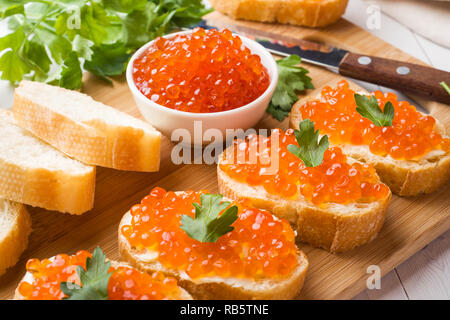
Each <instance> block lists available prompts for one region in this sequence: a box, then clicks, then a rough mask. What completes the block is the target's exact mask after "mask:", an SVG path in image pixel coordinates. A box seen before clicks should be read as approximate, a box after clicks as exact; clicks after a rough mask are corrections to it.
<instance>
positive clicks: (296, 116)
mask: <svg viewBox="0 0 450 320" xmlns="http://www.w3.org/2000/svg"><path fill="white" fill-rule="evenodd" d="M337 82H338V81H336V83H332V84H330V86H331V87H335V85H336V84H337ZM348 82H349V85H350V88H351V89H353V90H354V91H355V92H360V93H367V91H366V90H364V89H362V88H361V87H359V86H357V85H356V84H355V83H352V82H350V81H348ZM321 91H322V88H320V89H316V91H315V92H313V93H312V96H317V97H320V92H321ZM308 100H311V98H309V99H308V98H306V99H301V100H299V101H298V102H297V103H296V104H295V105H294V106H293V107H292V111H291V113H290V118H289V124H290V127H291V128H298V124H299V123H300V122H301V121H302V120H303V119H302V115H301V113H300V108H301V106H302V105H303V104H304V103H306V102H307V101H308ZM436 131H437V132H438V133H440V134H441V135H442V136H444V137H447V138H448V136H446V130H445V127H444V126H443V125H442V124H441V123H440V122H439V121H438V120H437V119H436ZM338 146H339V147H340V148H341V149H342V151H343V152H344V154H346V155H347V156H348V157H351V158H353V159H356V160H358V161H361V162H365V163H368V164H370V165H372V166H373V167H374V168H375V169H376V170H377V173H378V175H379V176H380V178H381V180H382V181H383V182H384V183H385V184H387V185H388V186H389V188H390V189H391V190H392V192H393V193H395V194H398V195H399V196H416V195H418V194H421V193H431V192H434V191H436V190H438V189H440V188H441V187H443V186H444V185H445V184H446V183H447V182H448V181H449V180H450V153H449V152H447V153H446V152H445V151H443V150H433V151H431V152H430V153H428V154H427V155H425V156H424V157H423V158H421V159H419V160H396V159H393V158H392V157H390V156H389V155H388V156H379V155H376V154H373V153H372V152H370V150H369V147H368V146H365V145H358V146H355V145H350V144H345V145H338Z"/></svg>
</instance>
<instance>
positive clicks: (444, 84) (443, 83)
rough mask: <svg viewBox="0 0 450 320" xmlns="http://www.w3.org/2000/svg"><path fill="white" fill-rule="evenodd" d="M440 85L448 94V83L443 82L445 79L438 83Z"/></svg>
mask: <svg viewBox="0 0 450 320" xmlns="http://www.w3.org/2000/svg"><path fill="white" fill-rule="evenodd" d="M440 85H441V86H442V88H444V89H445V91H447V93H448V94H450V88H449V87H448V85H447V84H446V83H445V81H442V82H441V83H440Z"/></svg>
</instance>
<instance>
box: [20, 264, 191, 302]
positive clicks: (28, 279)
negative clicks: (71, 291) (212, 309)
mask: <svg viewBox="0 0 450 320" xmlns="http://www.w3.org/2000/svg"><path fill="white" fill-rule="evenodd" d="M52 259H54V257H51V258H50V260H52ZM111 266H112V267H114V268H118V267H132V266H131V265H129V264H128V263H125V262H118V261H114V260H111ZM34 279H35V278H34V276H33V274H32V273H31V272H29V271H27V272H26V273H25V276H24V277H23V278H22V280H20V282H19V285H20V283H22V282H28V283H30V284H32V283H33V282H34ZM178 288H179V292H178V295H177V296H174V297H168V300H193V299H192V296H191V295H190V294H189V293H187V292H186V290H184V289H183V288H180V287H178ZM13 299H14V300H25V297H24V296H22V295H21V294H20V292H19V286H17V288H16V290H15V293H14V298H13Z"/></svg>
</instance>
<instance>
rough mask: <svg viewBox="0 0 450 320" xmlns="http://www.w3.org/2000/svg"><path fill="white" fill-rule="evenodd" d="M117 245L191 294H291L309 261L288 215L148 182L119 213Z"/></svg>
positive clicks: (143, 267)
mask: <svg viewBox="0 0 450 320" xmlns="http://www.w3.org/2000/svg"><path fill="white" fill-rule="evenodd" d="M119 248H120V252H121V256H122V258H123V259H124V260H126V261H128V262H130V263H131V264H132V265H134V266H137V267H138V268H140V269H141V270H145V271H147V272H155V271H160V272H163V273H165V274H166V275H168V276H173V277H175V278H177V280H178V282H179V284H180V286H181V287H183V288H185V289H186V290H187V291H188V292H189V293H190V294H191V295H192V296H193V297H194V298H195V299H291V298H294V297H295V296H297V295H298V294H299V292H300V290H301V288H302V286H303V282H304V279H305V275H306V270H307V268H308V260H307V258H306V256H305V255H304V254H303V253H302V252H301V251H300V250H298V248H297V247H296V245H295V233H294V231H293V230H292V228H291V226H290V224H289V222H288V221H286V220H282V219H278V218H276V217H275V216H273V215H272V214H270V213H269V212H268V211H265V210H260V209H256V208H252V207H249V206H246V205H245V203H231V202H228V201H226V200H225V199H224V198H223V197H222V196H221V195H215V194H209V193H207V192H206V191H201V192H195V191H183V192H167V191H165V190H164V189H161V188H155V189H153V190H152V191H151V192H150V194H149V195H148V196H146V197H145V198H144V199H143V200H142V201H141V203H140V204H137V205H135V206H133V207H132V208H131V210H130V211H129V212H127V213H126V214H125V216H124V217H123V218H122V221H121V223H120V227H119Z"/></svg>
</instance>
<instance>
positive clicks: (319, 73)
mask: <svg viewBox="0 0 450 320" xmlns="http://www.w3.org/2000/svg"><path fill="white" fill-rule="evenodd" d="M208 18H209V20H210V23H214V24H216V25H218V26H227V25H228V26H229V25H233V24H242V25H251V26H252V27H254V28H260V29H262V30H269V31H270V32H275V33H278V34H282V35H285V36H289V37H296V38H299V39H300V38H305V39H310V40H315V41H321V42H325V43H329V44H332V45H339V46H340V47H343V48H345V49H349V50H353V51H356V52H360V53H365V54H373V55H379V56H382V57H388V58H395V59H398V60H404V61H409V62H416V63H420V62H419V61H417V60H416V59H414V58H412V57H411V56H409V55H407V54H405V53H403V52H401V51H400V50H398V49H396V48H394V47H392V46H390V45H389V44H387V43H386V42H384V41H382V40H380V39H378V38H376V37H375V36H373V35H371V34H369V33H367V32H366V31H364V30H362V29H360V28H358V27H356V26H355V25H353V24H351V23H349V22H347V21H345V20H341V21H339V22H338V23H336V24H335V25H333V26H331V27H328V28H325V29H306V28H300V27H293V26H282V25H270V24H261V23H251V22H236V21H233V20H231V19H228V18H226V17H224V16H222V15H220V14H219V13H212V14H211V15H209V17H208ZM307 68H308V69H309V70H310V71H311V77H312V78H313V83H314V85H315V86H316V88H320V87H322V86H323V85H325V84H327V83H329V82H331V81H336V79H337V78H339V76H337V75H335V74H333V73H331V72H328V71H326V70H323V69H320V68H317V67H313V66H309V65H308V66H307ZM83 91H84V92H86V93H87V94H90V95H91V96H93V97H94V98H95V99H97V100H100V101H102V102H104V103H106V104H109V105H111V106H113V107H116V108H118V109H120V110H122V111H125V112H127V113H129V114H131V115H133V116H136V117H140V114H139V112H138V110H137V108H136V106H135V103H134V101H133V98H132V96H131V94H130V92H129V90H128V87H127V84H126V81H125V79H124V78H123V77H122V78H118V79H116V81H115V82H114V86H108V85H106V84H105V83H103V82H102V81H100V80H98V79H97V78H95V77H92V76H90V75H86V78H85V80H84V84H83ZM308 94H311V92H309V93H307V94H306V95H308ZM306 95H304V96H306ZM417 101H418V102H419V103H421V104H422V106H424V107H425V108H427V109H428V110H429V111H430V112H431V114H433V115H434V116H435V117H437V118H438V119H440V120H441V121H442V122H444V123H445V125H446V127H447V132H449V131H450V109H448V108H449V107H448V106H445V105H442V104H438V103H434V102H427V101H422V100H420V99H417ZM287 126H288V121H287V120H285V121H284V122H283V123H279V122H277V121H276V120H274V119H272V118H270V117H269V116H266V117H265V118H264V119H263V120H262V121H261V123H260V124H259V125H258V127H264V128H275V127H281V128H283V129H286V128H287ZM171 148H172V144H171V143H170V141H169V140H168V139H167V138H164V139H163V143H162V151H161V152H162V153H161V170H160V171H159V172H157V173H134V172H121V171H116V170H112V169H105V168H98V171H97V172H98V174H97V190H96V191H97V192H96V196H95V207H94V209H93V210H92V211H91V212H89V213H86V214H84V215H82V216H69V215H64V214H60V213H56V212H48V211H46V210H43V209H39V208H30V212H31V215H32V219H33V233H32V235H31V237H30V244H29V247H28V249H27V250H26V251H25V253H24V254H23V255H22V257H21V260H20V262H19V263H18V264H17V265H16V266H15V267H13V268H11V269H10V270H9V271H8V272H7V273H6V274H5V275H4V276H2V277H0V299H9V298H12V296H13V294H14V289H15V288H16V286H17V284H18V282H19V281H20V279H21V278H22V277H23V275H24V273H25V263H26V261H27V260H28V259H29V258H32V257H33V258H39V259H42V258H46V257H50V256H53V255H55V254H58V253H74V252H76V251H77V250H80V249H87V250H93V248H95V247H96V246H97V245H99V246H101V248H102V249H103V250H104V251H105V252H106V254H107V256H108V257H109V258H110V259H118V258H119V255H118V248H117V227H118V224H119V221H120V219H121V217H122V215H123V214H124V213H125V212H126V211H127V210H128V209H129V208H130V207H131V206H132V205H133V204H135V203H138V202H139V201H140V199H141V198H143V197H144V196H145V195H146V194H147V193H148V192H149V191H150V190H151V189H152V188H153V187H154V186H161V187H163V188H165V189H168V190H185V189H194V190H198V189H209V190H210V191H211V192H217V191H218V188H217V183H216V167H215V166H214V165H212V166H208V165H184V166H176V165H174V164H172V162H171V160H170V151H171ZM67 196H70V195H67ZM449 227H450V188H449V186H448V185H447V186H446V187H444V188H442V189H441V190H440V191H438V192H436V193H433V194H431V195H425V196H419V197H414V198H399V197H396V196H394V197H393V199H392V203H391V204H390V206H389V209H388V213H387V219H386V222H385V225H384V227H383V229H382V231H381V233H380V234H379V236H378V238H377V239H375V240H374V241H373V242H371V243H370V244H367V245H364V246H362V247H360V248H357V249H355V250H353V251H351V252H347V253H344V254H329V253H328V252H326V251H324V250H320V249H315V248H312V247H310V246H307V245H304V244H299V246H300V248H301V249H302V250H303V251H304V252H305V253H306V254H307V255H308V258H309V261H310V269H309V271H308V275H307V279H306V282H305V285H304V288H303V290H302V293H301V295H300V296H299V298H302V299H349V298H352V297H354V296H355V295H357V294H358V293H359V292H361V291H362V290H364V289H365V288H366V280H367V278H368V277H369V274H367V273H366V270H367V268H368V267H369V266H370V265H378V266H379V267H380V269H381V274H382V275H384V274H386V273H388V272H389V271H390V270H392V269H393V268H395V267H396V266H397V265H399V264H400V263H401V262H403V261H404V260H406V259H407V258H408V257H410V256H411V255H413V254H414V253H416V252H417V251H419V250H420V249H421V248H423V247H424V246H425V245H427V244H428V243H430V242H431V241H432V240H433V239H435V238H436V237H438V236H439V235H440V234H442V233H443V232H445V231H446V230H448V229H449ZM381 286H383V282H381Z"/></svg>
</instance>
